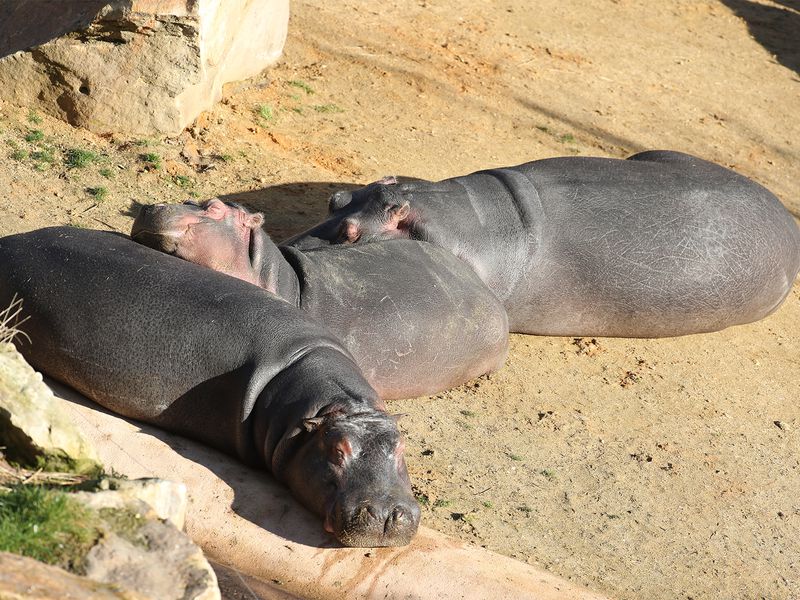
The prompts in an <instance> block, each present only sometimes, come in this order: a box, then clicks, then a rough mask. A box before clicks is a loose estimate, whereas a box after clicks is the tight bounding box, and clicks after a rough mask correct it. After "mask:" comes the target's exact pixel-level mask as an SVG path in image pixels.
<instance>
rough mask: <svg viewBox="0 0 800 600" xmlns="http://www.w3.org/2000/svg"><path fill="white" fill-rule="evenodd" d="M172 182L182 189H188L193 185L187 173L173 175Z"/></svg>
mask: <svg viewBox="0 0 800 600" xmlns="http://www.w3.org/2000/svg"><path fill="white" fill-rule="evenodd" d="M172 183H174V184H175V185H177V186H178V187H179V188H181V189H183V190H186V189H189V188H190V187H192V186H193V185H194V184H193V183H192V179H191V177H189V176H188V175H174V176H173V177H172Z"/></svg>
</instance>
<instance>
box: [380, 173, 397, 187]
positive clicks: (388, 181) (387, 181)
mask: <svg viewBox="0 0 800 600" xmlns="http://www.w3.org/2000/svg"><path fill="white" fill-rule="evenodd" d="M375 183H377V184H378V185H396V184H397V177H395V176H394V175H387V176H386V177H381V178H380V179H378V181H376V182H375Z"/></svg>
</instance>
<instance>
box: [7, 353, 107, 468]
mask: <svg viewBox="0 0 800 600" xmlns="http://www.w3.org/2000/svg"><path fill="white" fill-rule="evenodd" d="M0 446H4V447H5V450H4V453H5V455H6V456H7V457H8V458H9V459H10V460H13V461H16V462H19V463H23V464H26V465H33V466H35V465H42V466H44V467H45V468H51V469H53V470H55V469H59V470H65V471H70V472H72V473H78V474H80V473H91V472H98V471H99V470H100V468H101V467H100V461H99V459H98V457H97V452H96V451H95V449H94V447H93V446H92V444H91V443H90V442H89V441H88V440H87V439H86V438H85V437H84V436H83V434H82V433H81V432H80V430H79V429H78V428H77V427H75V425H74V424H73V423H72V421H71V420H70V419H69V417H68V416H67V415H66V414H65V413H64V412H63V410H62V409H61V407H60V405H59V404H57V403H56V401H55V400H54V397H53V392H51V391H50V388H48V387H47V386H46V385H45V384H44V382H43V381H42V376H41V374H39V373H37V372H36V371H34V370H33V368H31V366H30V365H29V364H28V363H27V362H25V359H23V358H22V356H20V354H19V353H18V352H17V351H16V349H15V348H14V346H13V345H11V344H8V343H6V344H0Z"/></svg>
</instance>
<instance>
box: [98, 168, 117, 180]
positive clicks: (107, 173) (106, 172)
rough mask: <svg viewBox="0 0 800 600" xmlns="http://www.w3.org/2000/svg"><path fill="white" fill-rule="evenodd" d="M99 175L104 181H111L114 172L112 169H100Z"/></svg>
mask: <svg viewBox="0 0 800 600" xmlns="http://www.w3.org/2000/svg"><path fill="white" fill-rule="evenodd" d="M100 175H102V176H103V177H105V178H106V179H113V178H114V171H113V170H112V169H109V168H108V167H103V168H102V169H100Z"/></svg>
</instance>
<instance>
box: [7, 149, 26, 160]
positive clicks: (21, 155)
mask: <svg viewBox="0 0 800 600" xmlns="http://www.w3.org/2000/svg"><path fill="white" fill-rule="evenodd" d="M11 158H13V159H14V160H25V159H26V158H28V151H27V150H22V149H21V148H18V149H16V150H14V151H13V152H11Z"/></svg>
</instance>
